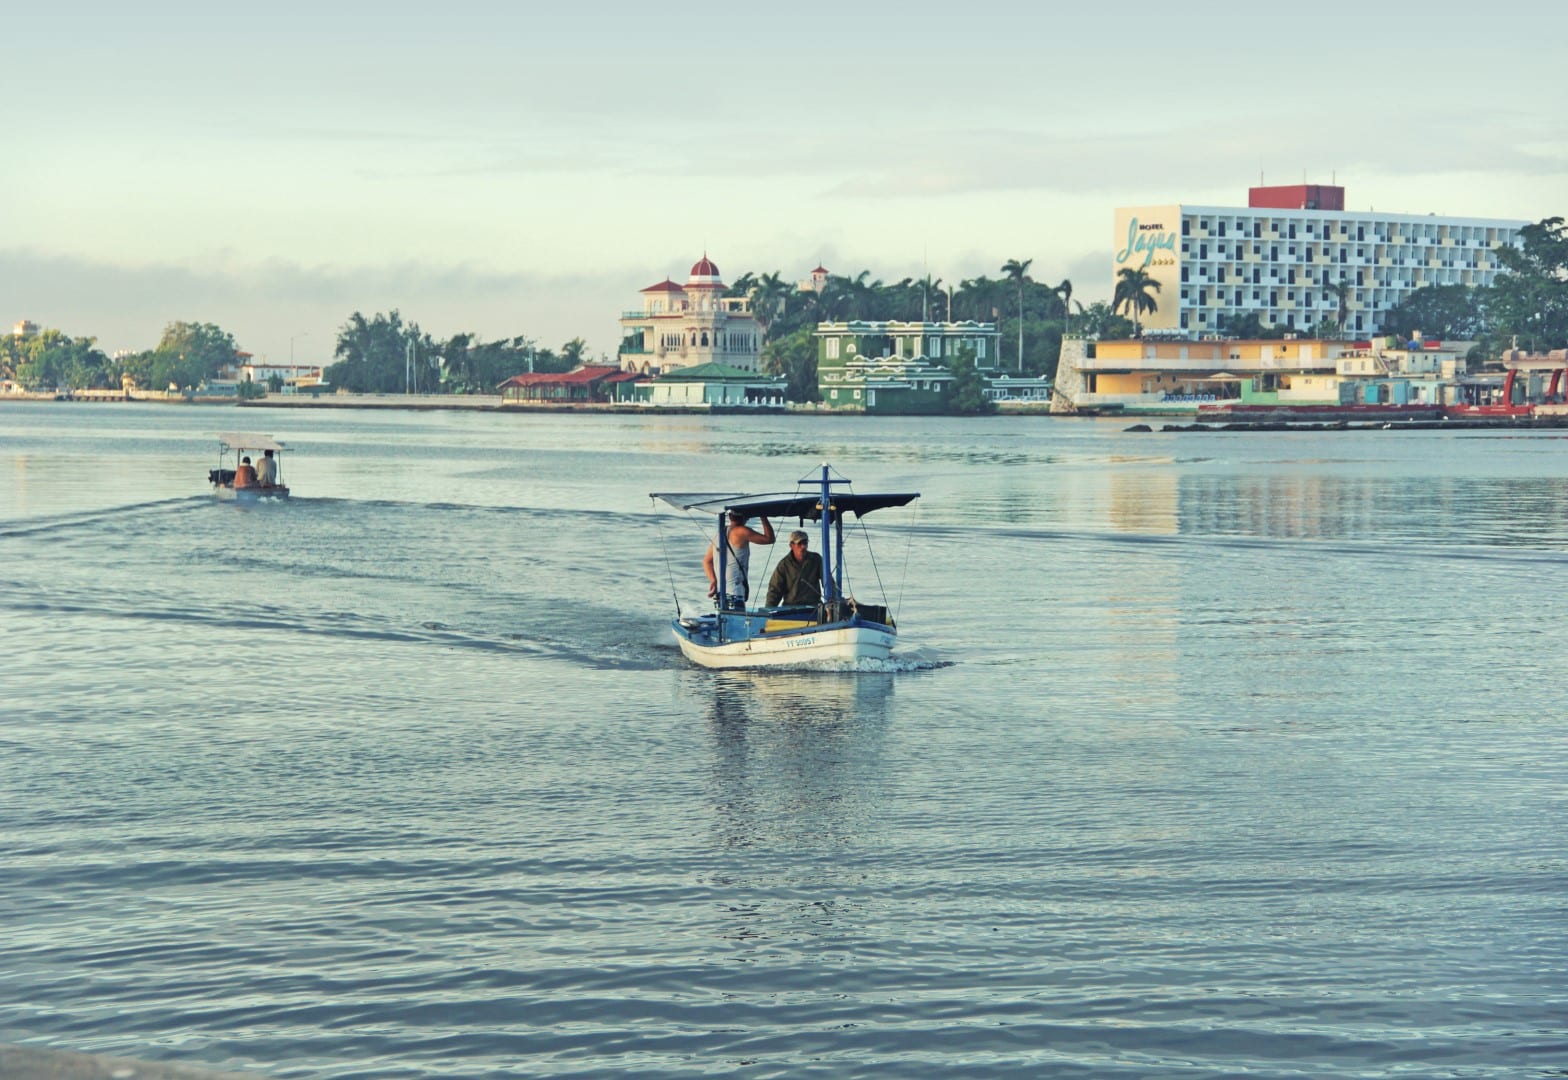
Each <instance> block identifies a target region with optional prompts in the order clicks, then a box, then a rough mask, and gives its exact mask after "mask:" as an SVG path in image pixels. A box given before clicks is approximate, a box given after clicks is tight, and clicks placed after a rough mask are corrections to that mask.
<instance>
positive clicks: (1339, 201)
mask: <svg viewBox="0 0 1568 1080" xmlns="http://www.w3.org/2000/svg"><path fill="white" fill-rule="evenodd" d="M1526 224H1528V222H1524V221H1499V220H1494V219H1488V218H1457V217H1438V216H1436V215H1434V214H1385V213H1381V212H1374V211H1370V210H1369V211H1365V212H1362V211H1349V210H1346V209H1345V189H1344V188H1342V187H1332V186H1328V185H1322V184H1301V185H1295V186H1289V187H1255V188H1252V189H1251V190H1250V192H1249V197H1248V200H1247V205H1246V206H1245V207H1239V206H1236V207H1232V206H1186V205H1181V204H1178V205H1174V206H1134V207H1122V208H1121V209H1118V210H1117V211H1116V233H1115V237H1114V243H1115V246H1114V248H1113V254H1112V263H1111V275H1112V279H1113V282H1114V279H1115V276H1116V272H1117V271H1119V270H1122V269H1126V268H1129V267H1131V268H1140V267H1141V268H1142V269H1143V270H1145V271H1146V272H1147V273H1148V274H1149V275H1150V276H1151V277H1153V278H1154V279H1155V280H1156V281H1158V282H1159V283H1160V291H1159V292H1157V293H1154V294H1153V296H1154V299H1155V301H1156V303H1157V304H1158V305H1159V307H1158V308H1157V309H1156V310H1155V311H1154V312H1153V313H1150V314H1145V315H1144V316H1143V317H1142V323H1143V326H1144V328H1145V329H1146V330H1159V331H1170V332H1185V333H1186V334H1187V335H1188V336H1192V337H1202V336H1205V335H1209V334H1223V333H1225V327H1226V323H1227V321H1228V320H1230V319H1231V318H1233V317H1234V316H1237V315H1246V314H1249V313H1256V314H1257V316H1258V317H1259V319H1260V320H1261V321H1262V323H1263V325H1264V326H1283V327H1286V328H1288V329H1293V330H1296V331H1299V332H1306V331H1309V330H1311V329H1312V328H1313V327H1314V326H1317V325H1318V324H1319V323H1320V322H1322V321H1324V320H1330V321H1332V320H1335V319H1337V317H1338V312H1339V301H1338V299H1337V298H1336V296H1335V293H1334V292H1333V291H1332V287H1333V286H1334V285H1335V284H1336V283H1338V282H1339V281H1341V280H1343V281H1344V282H1346V284H1347V285H1348V292H1347V295H1346V303H1345V323H1344V325H1345V332H1346V333H1347V334H1356V335H1361V334H1370V333H1374V332H1376V331H1377V330H1378V329H1379V328H1380V327H1381V325H1382V319H1383V315H1384V313H1386V312H1387V311H1388V310H1389V309H1390V308H1392V307H1394V305H1396V304H1398V303H1399V302H1400V301H1401V300H1403V299H1404V298H1405V297H1407V296H1409V295H1410V294H1411V293H1412V292H1414V291H1415V290H1417V289H1419V288H1422V287H1423V286H1427V285H1490V284H1491V283H1492V280H1493V278H1495V277H1496V275H1497V273H1498V271H1499V270H1500V269H1501V268H1502V267H1501V265H1500V264H1499V263H1498V261H1497V254H1496V251H1497V248H1499V247H1501V246H1503V245H1505V244H1507V245H1515V246H1517V245H1518V243H1519V230H1520V229H1521V228H1522V227H1523V226H1525V225H1526Z"/></svg>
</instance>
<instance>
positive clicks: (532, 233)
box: [0, 0, 1568, 363]
mask: <svg viewBox="0 0 1568 1080" xmlns="http://www.w3.org/2000/svg"><path fill="white" fill-rule="evenodd" d="M40 7H42V5H40ZM133 7H134V8H135V10H134V13H133V14H127V11H129V10H130V9H131V8H133ZM222 7H223V5H211V4H200V5H197V4H167V3H157V2H150V3H147V4H143V5H134V6H133V5H119V4H116V5H113V6H110V5H103V4H71V3H68V2H67V3H63V4H57V5H54V6H52V7H51V9H50V11H49V12H47V13H39V14H17V13H9V14H8V15H7V17H6V31H7V34H6V36H7V45H8V48H7V50H6V53H5V57H4V59H3V60H0V102H3V103H4V108H3V111H0V116H3V118H4V124H3V128H0V130H3V131H4V134H5V137H6V141H7V147H6V149H5V151H4V152H3V153H0V320H3V321H4V323H5V325H10V323H13V322H16V321H18V320H20V319H23V318H27V319H31V320H33V321H34V322H36V323H39V324H40V325H42V326H45V327H52V328H56V329H59V330H62V331H64V332H65V333H67V334H70V335H72V336H73V337H85V336H91V337H94V338H96V339H97V341H98V344H99V346H100V347H101V348H103V349H105V350H106V351H109V352H114V351H117V350H120V349H131V350H140V349H146V348H151V347H152V346H154V345H156V344H157V341H158V338H159V335H160V334H161V332H162V329H163V327H164V326H166V325H167V324H168V323H171V322H174V321H176V320H183V321H188V322H207V323H216V324H217V325H219V326H221V327H223V328H224V329H226V330H229V331H230V332H231V333H233V334H234V336H235V338H236V340H237V342H238V343H239V345H240V347H241V348H242V349H244V350H246V351H248V352H251V353H253V354H255V355H256V356H258V357H265V358H267V359H268V360H270V361H272V362H278V363H281V362H288V361H289V360H291V359H292V360H293V361H294V362H296V363H330V362H331V359H332V355H331V354H332V350H333V347H334V345H335V343H336V339H337V333H338V329H339V328H340V327H341V326H342V325H343V324H344V322H345V321H346V320H347V319H348V318H349V316H350V315H351V314H353V313H354V312H356V311H358V312H361V313H363V314H365V315H366V316H370V315H373V314H375V313H377V312H388V311H391V310H393V309H397V310H399V311H400V312H401V313H402V315H403V318H404V319H405V320H406V321H413V322H417V323H418V324H419V325H420V327H421V328H422V329H423V330H424V331H426V332H427V333H429V334H431V335H432V336H434V337H436V338H438V339H440V338H446V337H450V336H451V335H453V334H456V333H460V332H467V333H474V334H477V335H479V336H480V337H481V338H483V339H485V340H493V339H497V338H510V337H515V336H519V335H523V336H527V337H530V338H533V339H535V340H537V342H538V343H539V344H540V345H541V346H544V347H550V348H559V347H560V345H561V344H562V343H564V342H566V341H568V340H570V339H571V338H574V337H581V338H583V339H584V340H585V341H586V342H587V343H588V351H589V354H590V355H592V356H597V355H600V354H604V355H607V356H610V357H613V356H614V353H615V349H616V344H617V342H618V340H619V328H618V325H617V322H616V319H617V317H618V315H619V314H620V313H621V312H622V311H625V310H630V309H634V308H640V307H641V297H640V296H639V290H640V289H642V288H644V287H645V286H647V285H651V284H653V283H655V282H658V281H662V280H663V279H664V278H665V277H672V278H674V279H675V280H676V281H678V282H679V281H684V280H685V277H686V275H687V274H688V272H689V271H690V268H691V265H692V263H694V262H696V261H697V259H698V258H699V257H701V256H702V255H703V254H704V253H705V252H706V253H707V254H708V255H709V256H711V257H712V259H713V261H714V262H715V263H717V264H718V266H719V267H720V270H721V271H722V273H723V274H724V275H725V278H726V280H734V278H735V277H738V276H739V275H740V274H741V273H743V272H745V271H748V270H750V271H754V272H758V273H761V272H770V271H777V272H779V273H781V274H782V275H783V276H784V277H785V278H786V279H787V280H797V281H798V280H800V279H802V278H804V277H805V276H806V275H807V274H808V273H809V272H810V270H811V269H812V268H813V267H814V266H816V265H817V264H818V263H819V262H820V263H822V264H823V265H825V266H826V267H827V268H828V269H829V270H831V271H833V272H835V273H847V274H851V275H853V274H856V273H859V272H860V271H861V270H869V271H870V272H871V275H872V277H873V278H880V279H882V280H885V281H897V280H899V279H901V278H905V277H912V278H920V277H923V276H924V275H925V274H926V273H927V272H929V273H930V274H931V275H932V276H933V277H935V278H940V279H942V280H943V281H944V282H947V283H955V284H956V283H957V282H959V281H962V280H964V279H966V278H972V277H975V276H977V275H980V274H988V275H990V276H993V277H995V276H998V274H999V272H1000V267H1001V265H1002V264H1003V263H1004V262H1006V261H1007V260H1009V259H1014V258H1016V259H1032V260H1033V265H1032V266H1031V268H1030V275H1031V276H1032V277H1033V278H1035V279H1036V280H1039V281H1044V282H1048V283H1051V284H1055V283H1057V282H1059V281H1061V280H1062V279H1064V278H1067V279H1070V280H1071V281H1072V282H1073V285H1074V296H1075V297H1076V298H1080V299H1082V300H1084V301H1085V302H1091V301H1093V300H1096V299H1108V298H1109V293H1110V287H1111V276H1112V275H1111V253H1112V250H1113V247H1114V243H1113V241H1114V238H1113V236H1112V232H1113V215H1114V211H1115V208H1116V207H1118V206H1138V205H1150V204H1169V203H1176V202H1185V203H1196V204H1204V205H1245V204H1246V198H1247V188H1248V187H1249V186H1251V185H1254V184H1256V183H1258V181H1259V178H1260V176H1261V177H1262V178H1263V179H1264V180H1265V181H1266V182H1268V183H1270V184H1288V183H1300V182H1302V181H1303V180H1306V181H1307V182H1312V183H1329V182H1331V181H1337V182H1338V183H1340V184H1342V185H1344V186H1345V188H1346V206H1347V208H1348V209H1353V210H1365V209H1367V208H1369V207H1375V208H1376V209H1378V210H1385V211H1392V212H1400V213H1427V212H1436V213H1439V214H1452V215H1457V216H1468V217H1496V218H1511V219H1520V220H1529V221H1536V220H1540V219H1541V218H1544V217H1548V216H1554V215H1565V216H1568V88H1565V87H1564V85H1563V83H1562V81H1561V75H1560V70H1559V65H1558V64H1557V63H1556V59H1555V57H1556V54H1557V52H1558V51H1560V48H1561V43H1562V41H1563V40H1564V37H1565V31H1568V5H1565V4H1561V3H1560V2H1552V3H1548V2H1538V3H1519V2H1514V0H1499V2H1497V3H1492V4H1489V5H1486V6H1484V7H1477V6H1475V5H1473V4H1467V5H1464V6H1461V5H1458V4H1454V3H1448V2H1446V0H1440V2H1436V3H1429V4H1426V5H1423V6H1420V7H1417V6H1415V5H1391V4H1390V5H1382V4H1379V3H1376V2H1375V0H1364V2H1361V3H1355V4H1352V3H1344V2H1341V0H1322V2H1320V3H1317V4H1315V5H1309V7H1308V8H1302V7H1300V6H1299V5H1289V6H1286V5H1266V4H1258V3H1256V2H1254V3H1251V4H1246V5H1243V4H1229V3H1226V4H1220V3H1207V2H1203V0H1193V2H1189V3H1187V4H1184V5H1172V4H1154V3H1143V2H1141V0H1131V2H1128V3H1119V4H1114V5H1109V4H1107V5H1099V6H1095V7H1093V8H1092V9H1091V8H1090V7H1089V6H1087V5H1085V6H1083V7H1082V8H1079V7H1072V8H1060V9H1058V8H1054V7H1051V6H1049V5H1043V4H1037V3H1030V4H1021V3H1017V2H1015V0H1000V2H997V3H995V4H992V5H981V6H964V5H954V4H948V5H943V6H941V7H937V6H932V5H929V4H922V3H920V2H918V0H907V2H904V3H898V4H892V3H883V2H879V0H878V2H868V3H838V4H827V3H818V2H815V0H802V2H797V3H793V4H789V5H773V6H769V7H762V6H760V5H750V6H745V5H723V6H720V5H714V6H711V7H703V6H701V5H675V6H659V5H651V4H629V3H595V2H593V0H580V2H578V3H576V4H575V5H572V6H570V7H566V6H562V5H537V4H531V3H510V4H500V3H484V4H481V3H463V2H449V3H446V4H441V5H434V4H421V5H412V4H405V3H398V2H387V3H381V4H375V5H371V4H359V3H348V4H334V3H331V2H319V3H315V4H300V3H292V2H286V0H285V2H281V3H274V4H269V5H266V6H264V7H257V8H255V9H253V10H252V11H250V12H249V13H243V14H225V13H222V12H221V10H215V9H221V8H222ZM1287 8H1288V10H1287Z"/></svg>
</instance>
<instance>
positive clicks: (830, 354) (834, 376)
mask: <svg viewBox="0 0 1568 1080" xmlns="http://www.w3.org/2000/svg"><path fill="white" fill-rule="evenodd" d="M816 338H817V392H818V393H819V394H820V395H821V397H822V403H823V404H824V405H826V406H827V407H828V408H830V409H845V410H849V411H855V412H879V413H938V412H942V411H944V410H945V409H946V408H947V402H948V397H949V396H950V394H951V392H952V383H953V372H952V370H951V367H950V365H951V364H952V363H953V361H954V360H956V359H957V358H958V357H959V356H961V355H965V354H968V355H970V356H973V357H974V361H975V368H976V369H977V370H978V371H980V372H981V373H982V374H985V375H990V374H993V373H995V371H996V365H997V358H998V355H999V348H998V345H999V342H1000V339H1001V334H1000V332H999V331H998V330H997V328H996V324H995V323H980V322H973V321H967V322H941V323H938V322H896V321H893V322H866V321H858V320H857V321H851V322H842V323H838V322H825V323H818V324H817V329H816Z"/></svg>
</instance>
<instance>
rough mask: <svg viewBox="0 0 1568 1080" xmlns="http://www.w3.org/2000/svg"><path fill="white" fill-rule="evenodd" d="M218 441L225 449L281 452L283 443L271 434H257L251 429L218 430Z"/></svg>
mask: <svg viewBox="0 0 1568 1080" xmlns="http://www.w3.org/2000/svg"><path fill="white" fill-rule="evenodd" d="M218 442H219V444H221V445H222V447H223V449H225V450H271V451H272V452H273V453H282V452H283V444H282V443H280V442H278V441H277V440H276V439H274V438H273V437H272V436H271V435H257V434H256V433H255V432H251V431H220V432H218Z"/></svg>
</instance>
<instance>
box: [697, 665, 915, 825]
mask: <svg viewBox="0 0 1568 1080" xmlns="http://www.w3.org/2000/svg"><path fill="white" fill-rule="evenodd" d="M893 680H894V676H893V675H892V674H888V673H877V672H817V671H807V672H801V671H793V672H779V671H772V672H769V671H730V672H725V673H723V674H720V675H713V674H706V675H697V674H695V673H694V674H693V675H692V681H693V682H701V683H707V684H708V685H707V686H706V687H703V688H700V689H698V688H695V687H694V688H693V689H695V690H697V691H698V692H699V693H706V694H707V695H708V696H709V699H710V702H711V703H710V705H709V711H708V728H709V731H710V733H711V734H712V737H713V753H714V759H713V779H712V785H711V802H712V805H713V808H714V828H715V830H716V832H717V834H718V842H719V844H720V846H721V847H723V848H728V849H733V848H749V847H754V846H764V847H779V846H782V847H786V848H792V849H795V848H819V847H823V846H837V845H841V844H846V843H850V842H854V841H857V840H858V839H859V838H862V837H863V836H864V834H865V833H866V832H867V831H868V830H870V829H874V828H875V827H876V822H875V815H874V813H873V809H874V806H875V804H876V802H877V792H878V790H879V789H880V787H881V786H882V784H883V783H884V780H885V776H884V769H883V765H882V744H883V738H884V734H885V730H886V725H887V714H888V700H889V698H890V697H891V696H892V694H893V685H894V683H893Z"/></svg>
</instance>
